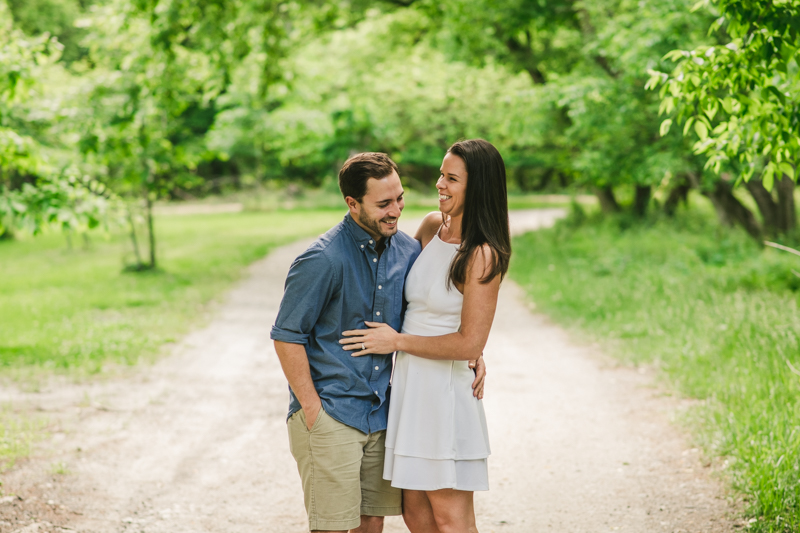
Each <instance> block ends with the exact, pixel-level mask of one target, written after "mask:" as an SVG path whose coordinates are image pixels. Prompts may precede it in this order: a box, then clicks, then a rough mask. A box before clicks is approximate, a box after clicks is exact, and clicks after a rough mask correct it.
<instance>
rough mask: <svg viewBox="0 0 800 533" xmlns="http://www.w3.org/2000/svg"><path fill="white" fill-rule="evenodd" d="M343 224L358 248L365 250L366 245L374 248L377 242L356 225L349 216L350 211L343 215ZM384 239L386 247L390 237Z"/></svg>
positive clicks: (390, 240) (389, 242)
mask: <svg viewBox="0 0 800 533" xmlns="http://www.w3.org/2000/svg"><path fill="white" fill-rule="evenodd" d="M344 225H345V227H346V228H347V229H348V230H349V231H350V235H351V236H352V237H353V240H354V241H355V243H356V244H357V245H358V248H359V250H365V249H366V248H367V247H369V248H375V246H376V245H377V242H375V239H373V238H372V236H371V235H370V234H369V233H367V232H366V231H365V230H364V228H362V227H361V226H359V225H358V223H356V221H355V220H353V217H352V216H350V213H347V214H346V215H345V216H344ZM384 239H385V240H386V247H387V248H388V247H389V246H390V245H391V244H392V238H391V237H384Z"/></svg>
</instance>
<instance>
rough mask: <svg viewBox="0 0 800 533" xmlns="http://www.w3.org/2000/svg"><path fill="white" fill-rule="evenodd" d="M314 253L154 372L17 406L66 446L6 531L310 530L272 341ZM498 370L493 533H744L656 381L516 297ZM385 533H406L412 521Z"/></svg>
mask: <svg viewBox="0 0 800 533" xmlns="http://www.w3.org/2000/svg"><path fill="white" fill-rule="evenodd" d="M562 214H563V211H561V210H539V211H527V212H520V213H515V214H514V216H513V217H512V225H513V226H514V227H515V229H516V230H521V229H522V228H535V227H540V226H546V225H549V224H552V222H553V220H555V218H557V217H558V216H561V215H562ZM408 225H409V224H408V223H407V224H406V228H408ZM306 245H307V243H306V242H303V243H297V244H294V245H291V246H287V247H284V248H281V249H279V250H277V251H275V252H274V253H273V254H271V255H270V256H269V257H267V258H266V259H264V260H262V261H260V262H258V263H256V264H254V265H252V267H251V268H250V272H249V276H248V277H247V278H246V279H245V280H243V281H242V282H241V283H239V284H238V286H237V287H235V288H234V289H233V290H232V291H231V292H230V294H229V295H228V297H227V299H226V300H225V302H224V303H223V304H221V305H220V306H219V308H218V309H217V310H216V312H215V314H214V318H213V320H212V321H210V323H209V324H208V325H207V326H206V327H204V328H202V329H200V330H198V331H196V332H194V333H192V334H190V335H188V336H187V337H186V338H185V339H184V340H182V341H181V342H180V343H179V345H177V346H176V347H175V349H174V353H173V354H172V355H171V356H170V357H167V358H165V359H163V360H162V361H160V362H159V363H158V364H156V365H155V366H153V367H148V368H142V369H140V370H138V371H136V372H135V373H133V375H132V376H129V377H125V378H119V379H114V380H110V381H105V382H102V383H94V384H90V385H65V384H60V385H56V384H54V385H51V386H50V388H48V389H46V390H43V391H41V392H39V393H35V394H33V393H27V394H26V393H21V392H16V391H10V390H5V391H3V393H2V398H1V399H3V400H5V401H9V400H11V401H14V404H15V406H27V407H26V408H29V409H36V410H40V411H44V412H45V413H47V416H48V417H49V418H50V419H51V420H52V421H54V422H55V423H57V424H58V426H59V431H57V432H56V433H55V435H54V437H53V438H52V439H50V440H49V441H48V442H47V443H45V444H44V445H43V446H41V447H40V448H39V451H38V452H37V453H36V455H35V456H34V457H33V458H32V459H31V460H29V461H25V462H24V463H22V464H21V465H19V466H18V467H17V468H16V469H14V470H12V471H11V472H8V473H7V474H6V475H4V476H3V486H2V489H3V492H4V494H16V495H19V496H20V497H21V498H22V499H19V498H15V497H11V496H6V497H4V498H0V531H3V532H6V531H9V532H10V531H18V532H25V533H33V532H35V531H38V532H44V531H63V530H65V529H63V528H62V526H63V527H64V528H68V529H67V530H77V531H85V532H137V533H138V532H146V533H156V532H165V533H166V532H169V533H180V532H201V531H209V532H276V533H294V532H297V533H299V532H302V531H305V530H306V529H305V524H306V520H305V512H304V510H303V505H302V493H301V490H300V482H299V478H298V476H297V471H296V469H295V464H294V461H293V460H292V458H291V455H290V454H289V451H288V443H287V437H286V429H285V412H286V406H287V396H288V395H287V391H286V384H285V380H284V378H283V375H282V373H281V370H280V366H279V364H278V361H277V358H276V357H275V354H274V352H273V350H272V344H271V342H270V340H269V330H270V326H271V324H272V321H273V319H274V316H275V314H276V313H277V307H278V304H279V302H280V297H281V294H282V286H283V280H284V277H285V273H286V270H287V269H288V266H289V264H290V262H291V260H292V259H293V258H294V257H295V256H296V255H297V254H299V253H300V252H301V251H302V250H303V249H304V248H305V246H306ZM486 353H487V360H488V364H489V381H488V392H487V396H486V399H485V402H486V411H487V418H488V420H489V426H490V432H491V441H492V450H493V455H492V457H491V458H490V461H489V465H490V481H491V483H492V490H491V491H489V492H488V493H479V494H478V495H477V496H476V502H477V509H478V515H479V527H480V530H481V531H482V532H483V533H488V532H492V531H494V532H539V531H554V532H555V531H558V532H570V533H578V532H600V531H625V532H631V533H649V532H662V531H663V532H676V531H683V532H712V531H713V532H718V531H732V530H733V527H734V522H733V521H731V520H730V519H728V518H726V516H727V515H729V514H731V513H732V512H733V511H732V509H731V508H730V507H729V506H728V504H727V503H726V501H725V500H724V499H722V498H721V494H722V493H721V490H720V488H719V485H718V484H717V483H715V482H712V481H710V479H709V475H708V469H705V468H703V466H702V465H701V463H700V458H699V454H698V453H696V450H692V449H689V448H688V446H687V444H686V441H685V440H684V438H683V436H682V435H681V434H680V433H679V432H678V431H677V430H676V429H675V427H674V426H673V425H671V424H670V422H669V419H670V417H671V416H672V415H673V414H674V413H675V412H676V409H678V408H679V407H680V404H679V403H678V402H676V401H674V400H670V399H665V398H664V397H663V395H662V394H660V393H659V391H658V389H656V388H654V387H652V385H651V376H649V375H647V374H646V373H644V374H642V373H639V372H635V371H633V370H630V369H621V368H616V367H615V366H614V365H613V364H611V363H610V362H609V360H608V359H606V358H604V357H603V356H602V355H601V354H599V353H598V351H597V350H596V349H594V348H592V347H589V346H585V345H582V344H581V343H579V342H578V343H576V342H575V341H574V340H571V339H570V338H568V337H567V335H566V334H565V333H564V331H563V330H561V329H560V328H558V327H556V326H554V325H552V324H550V323H549V322H548V321H547V320H546V318H544V317H542V316H541V315H537V314H535V313H532V312H531V311H530V308H529V305H527V304H526V303H525V301H524V299H523V298H522V294H521V291H520V289H519V288H518V287H517V286H516V285H514V284H513V283H511V282H506V283H504V285H503V289H502V291H501V297H500V307H499V309H498V315H497V318H496V320H495V327H494V329H493V331H492V335H491V337H490V340H489V346H488V347H487V350H486ZM737 525H738V524H737ZM385 530H386V531H387V532H400V531H406V529H405V527H404V526H403V523H402V520H401V519H400V518H393V519H390V520H388V521H387V526H386V529H385Z"/></svg>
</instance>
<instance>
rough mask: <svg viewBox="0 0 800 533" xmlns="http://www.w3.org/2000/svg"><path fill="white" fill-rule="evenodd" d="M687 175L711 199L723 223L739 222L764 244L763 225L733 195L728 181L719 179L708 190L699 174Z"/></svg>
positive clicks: (732, 223)
mask: <svg viewBox="0 0 800 533" xmlns="http://www.w3.org/2000/svg"><path fill="white" fill-rule="evenodd" d="M687 177H688V178H689V181H690V182H691V183H692V186H694V187H695V188H696V189H699V190H700V192H701V193H702V194H703V196H706V197H707V198H708V199H709V200H711V203H712V204H713V205H714V209H715V210H716V211H717V216H718V217H719V220H720V222H721V223H722V224H725V225H727V226H733V225H735V224H739V225H740V226H742V227H743V228H744V230H745V231H746V232H747V233H748V234H750V236H751V237H753V238H754V239H755V240H756V241H758V243H759V244H762V239H761V227H760V226H759V225H758V221H757V220H756V217H755V216H754V215H753V213H751V212H750V210H749V209H747V208H746V207H745V206H744V205H742V203H741V202H740V201H739V200H738V198H736V197H735V196H734V195H733V192H732V191H733V188H732V187H731V185H730V184H729V183H728V182H727V181H724V180H718V181H717V182H716V183H715V184H714V189H713V190H711V191H707V190H705V189H703V187H702V186H701V184H700V178H699V176H698V175H697V174H695V173H693V172H690V173H688V174H687Z"/></svg>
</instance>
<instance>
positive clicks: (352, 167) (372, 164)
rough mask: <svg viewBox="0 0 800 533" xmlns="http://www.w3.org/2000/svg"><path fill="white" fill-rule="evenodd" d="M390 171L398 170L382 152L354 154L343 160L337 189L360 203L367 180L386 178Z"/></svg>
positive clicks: (365, 192)
mask: <svg viewBox="0 0 800 533" xmlns="http://www.w3.org/2000/svg"><path fill="white" fill-rule="evenodd" d="M392 171H394V172H398V171H397V164H396V163H395V162H394V161H392V160H391V158H389V156H388V155H386V154H384V153H381V152H364V153H361V154H356V155H354V156H352V157H351V158H350V159H348V160H347V161H345V162H344V165H343V166H342V170H340V171H339V190H340V191H342V195H343V196H344V197H345V198H347V197H348V196H350V197H352V198H355V199H356V201H357V202H359V203H361V201H362V200H363V199H364V195H365V194H367V180H368V179H370V178H375V179H383V178H386V177H388V176H389V175H391V173H392ZM398 174H399V172H398Z"/></svg>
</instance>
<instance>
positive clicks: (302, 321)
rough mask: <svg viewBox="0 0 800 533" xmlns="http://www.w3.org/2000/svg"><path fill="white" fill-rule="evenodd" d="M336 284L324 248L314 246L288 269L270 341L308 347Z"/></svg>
mask: <svg viewBox="0 0 800 533" xmlns="http://www.w3.org/2000/svg"><path fill="white" fill-rule="evenodd" d="M337 283H339V282H338V281H337V280H336V269H335V268H333V264H332V263H331V261H330V259H328V257H326V255H325V253H324V251H323V250H322V249H319V248H316V247H314V246H312V247H311V248H309V249H308V250H306V251H305V252H303V254H301V255H300V256H299V257H297V259H295V260H294V263H292V266H291V268H290V269H289V275H288V276H287V277H286V285H285V287H284V293H283V299H282V300H281V306H280V310H279V311H278V317H277V318H276V319H275V325H273V326H272V331H271V332H270V338H271V339H272V340H276V341H281V342H288V343H291V344H307V343H308V337H309V335H310V334H311V332H312V330H313V329H314V325H315V324H316V323H317V320H318V319H319V317H320V315H321V314H322V312H323V310H324V309H325V306H326V305H327V304H328V302H329V301H330V299H331V297H332V296H333V293H334V290H335V288H336V287H337Z"/></svg>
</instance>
